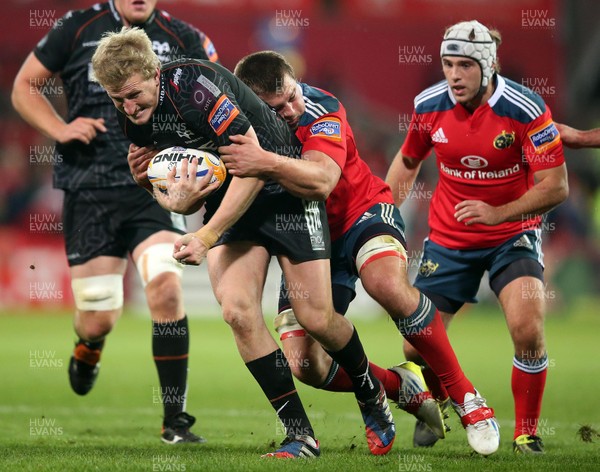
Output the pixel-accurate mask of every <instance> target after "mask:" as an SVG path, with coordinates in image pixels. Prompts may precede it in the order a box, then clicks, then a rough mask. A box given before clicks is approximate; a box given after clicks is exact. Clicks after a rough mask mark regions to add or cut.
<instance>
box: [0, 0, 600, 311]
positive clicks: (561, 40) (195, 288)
mask: <svg viewBox="0 0 600 472" xmlns="http://www.w3.org/2000/svg"><path fill="white" fill-rule="evenodd" d="M91 4H92V2H91V1H82V0H55V1H37V0H10V1H7V2H3V7H2V8H3V17H4V18H5V19H6V20H5V21H4V22H3V26H2V28H1V31H0V42H1V44H2V45H3V47H2V48H0V64H1V66H0V110H1V113H0V172H1V174H0V175H2V183H1V184H0V312H1V313H12V312H15V311H20V310H21V309H25V310H31V309H33V310H41V311H45V310H50V311H52V310H55V309H58V310H70V309H71V308H72V298H71V293H70V283H69V277H68V271H67V264H66V258H65V255H64V250H63V246H62V234H61V233H62V223H61V220H60V212H61V201H62V193H61V192H60V191H57V190H54V189H52V188H51V169H52V162H53V157H52V151H53V143H52V142H50V141H49V140H47V139H45V138H44V137H42V136H40V135H39V134H38V133H37V132H36V131H34V130H33V129H32V128H30V127H29V126H28V125H27V124H25V123H24V122H23V121H22V120H21V119H20V118H19V117H18V116H17V115H16V113H15V112H14V110H13V109H12V106H11V104H10V89H11V86H12V81H13V78H14V76H15V74H16V72H17V70H18V68H19V66H20V64H21V63H22V61H23V60H24V58H25V57H26V55H27V54H28V52H29V51H30V50H31V49H32V48H33V46H34V45H35V44H36V42H37V41H38V40H39V39H40V38H41V37H42V36H43V35H44V34H45V33H46V31H47V30H48V29H49V27H50V26H51V25H52V24H53V23H54V22H55V21H57V20H58V19H59V18H60V17H61V16H62V15H63V14H64V13H65V12H66V11H67V10H69V9H75V8H86V7H89V6H90V5H91ZM158 6H159V7H160V8H162V9H165V10H167V11H168V12H170V13H172V14H173V15H175V16H178V17H180V18H183V19H185V20H186V21H188V22H190V23H192V24H194V25H197V26H198V27H199V28H200V29H202V30H203V31H204V32H206V33H207V34H208V35H209V36H210V37H211V39H212V40H213V41H214V43H215V45H216V47H217V50H218V52H219V55H220V59H221V62H222V63H223V64H224V65H225V66H227V67H229V68H233V66H234V65H235V63H236V61H237V60H238V59H239V58H240V57H242V56H243V55H245V54H247V53H249V52H252V51H255V50H259V49H275V50H278V51H280V52H283V53H285V54H286V55H287V56H288V58H290V60H292V62H293V63H294V65H295V67H296V70H297V72H298V76H299V78H300V79H301V80H302V81H306V82H308V83H311V84H313V85H317V86H321V87H323V88H325V89H327V90H330V91H332V92H334V93H335V94H336V95H338V96H339V97H340V98H341V100H342V101H343V102H344V104H345V105H346V108H347V110H348V114H349V118H350V122H351V124H352V126H353V128H354V131H355V134H356V137H357V141H358V145H359V149H360V150H361V154H362V157H363V158H364V159H365V160H366V161H367V162H369V164H370V165H371V167H372V169H373V171H374V172H375V173H376V174H378V175H380V176H382V177H383V176H385V173H386V170H387V167H388V165H389V163H390V161H391V159H392V158H393V156H394V154H395V153H396V151H397V149H398V147H399V145H400V144H401V142H402V140H403V137H404V135H405V132H406V130H407V128H408V124H409V121H410V116H411V111H412V99H413V97H414V96H415V95H416V94H417V93H418V92H419V91H420V90H422V89H423V88H424V87H426V86H428V85H430V84H432V83H434V82H436V81H438V80H440V79H441V78H442V75H441V70H440V69H441V68H440V63H439V57H438V54H439V41H440V37H441V34H442V31H443V29H444V27H445V26H447V25H450V24H453V23H455V22H457V21H460V20H463V19H471V18H477V19H478V20H480V21H482V22H483V23H485V24H488V25H490V26H493V27H496V28H498V29H499V30H500V31H501V32H502V34H503V38H504V43H503V45H502V46H501V48H500V50H499V57H500V62H501V66H502V73H503V74H504V75H506V76H508V77H509V78H511V79H513V80H515V81H517V82H520V83H522V84H524V85H526V86H528V87H530V88H532V89H533V90H535V91H537V92H538V93H539V94H540V95H542V97H543V98H544V99H545V100H546V102H547V103H548V104H549V105H550V107H551V109H552V110H553V114H554V117H555V120H556V121H561V122H566V123H569V124H572V125H574V126H579V127H583V128H589V127H594V126H599V125H600V103H599V101H600V89H599V85H600V61H599V60H598V57H597V50H598V43H600V29H598V18H600V4H598V3H597V2H595V1H593V0H577V1H573V0H571V1H566V0H565V1H559V0H504V1H503V2H502V4H501V6H498V4H497V3H496V2H487V1H482V0H320V1H319V0H286V1H276V0H178V1H174V0H162V1H161V0H159V2H158ZM45 90H46V92H47V95H49V97H50V98H51V100H52V101H53V102H54V103H55V104H56V105H57V106H58V107H59V108H61V109H62V106H63V101H62V98H63V97H62V93H63V90H62V85H61V83H60V81H59V80H58V79H55V80H54V79H53V80H52V81H51V82H49V83H48V84H47V85H46V86H45ZM597 153H598V151H590V150H579V151H572V150H567V151H566V155H567V160H568V167H569V183H570V188H571V195H570V197H569V200H568V201H567V202H565V203H564V204H563V205H561V206H560V207H559V208H558V209H556V210H555V211H553V212H552V213H551V214H550V215H548V217H547V218H545V219H544V223H543V231H544V233H545V254H546V265H547V270H546V274H547V291H548V292H547V297H548V300H549V302H550V303H549V308H550V311H551V312H557V313H558V312H560V313H563V314H568V311H569V310H568V306H569V304H570V303H571V302H572V301H573V300H575V299H578V298H581V297H586V298H587V297H594V296H595V295H596V294H597V293H598V289H599V288H600V277H599V276H598V274H597V271H596V266H597V264H598V263H599V262H600V245H599V238H598V236H599V234H600V192H599V185H598V184H599V182H600V156H598V155H597ZM433 163H434V159H429V160H428V162H427V165H426V166H425V169H424V170H425V171H424V172H422V175H421V177H420V180H419V181H418V182H417V183H416V184H415V186H414V187H413V188H412V189H410V194H409V198H408V202H407V204H406V205H405V206H403V208H402V213H403V216H404V218H405V220H406V223H407V226H408V228H409V232H408V240H409V245H410V249H409V255H410V256H411V260H412V262H411V270H412V271H414V269H415V267H416V264H417V262H418V259H419V257H420V253H421V241H422V239H423V237H424V236H425V235H426V231H427V220H426V217H425V215H426V212H427V207H428V204H429V199H430V196H431V191H432V190H433V184H434V181H435V172H436V171H435V168H434V166H433ZM197 224H198V220H197V219H195V218H192V219H191V220H190V222H189V225H190V227H195V226H197ZM277 274H278V272H277V271H276V270H274V271H272V273H271V276H270V278H269V281H268V282H267V292H266V296H265V308H266V311H267V312H272V309H273V307H274V304H275V293H276V290H277V286H278V275H277ZM184 281H185V287H186V290H185V292H186V302H187V307H188V312H189V314H190V315H191V316H201V315H217V313H218V308H217V305H216V302H214V299H213V297H212V295H211V293H210V288H209V286H208V278H207V276H206V273H205V267H201V268H187V269H186V274H185V277H184ZM126 293H127V303H128V306H129V307H130V308H133V311H135V312H138V313H144V312H146V311H147V309H146V308H145V306H144V304H143V297H142V294H141V290H140V286H139V283H138V281H137V278H136V276H135V274H134V273H133V271H129V276H128V284H127V292H126ZM481 297H482V301H483V302H484V303H485V302H486V300H487V301H490V302H491V301H492V300H491V298H490V297H489V293H488V290H487V285H486V284H482V290H481ZM565 308H566V309H565ZM374 311H377V307H376V306H375V305H374V304H372V303H371V302H370V301H369V300H368V299H366V298H365V297H364V296H362V295H361V296H359V299H358V300H357V302H356V303H355V304H354V306H353V309H352V311H351V313H354V314H355V315H360V314H367V315H369V316H370V315H372V314H373V312H374Z"/></svg>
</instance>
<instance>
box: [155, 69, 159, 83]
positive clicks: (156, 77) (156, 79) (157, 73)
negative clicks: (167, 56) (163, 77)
mask: <svg viewBox="0 0 600 472" xmlns="http://www.w3.org/2000/svg"><path fill="white" fill-rule="evenodd" d="M154 81H155V82H156V85H158V84H159V83H160V67H157V68H156V72H155V73H154Z"/></svg>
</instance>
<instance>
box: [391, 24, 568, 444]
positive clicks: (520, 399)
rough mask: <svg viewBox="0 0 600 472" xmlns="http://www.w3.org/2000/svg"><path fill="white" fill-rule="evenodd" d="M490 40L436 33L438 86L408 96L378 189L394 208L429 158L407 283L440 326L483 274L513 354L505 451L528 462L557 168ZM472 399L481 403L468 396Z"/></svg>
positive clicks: (528, 97) (442, 395)
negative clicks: (409, 104)
mask: <svg viewBox="0 0 600 472" xmlns="http://www.w3.org/2000/svg"><path fill="white" fill-rule="evenodd" d="M499 43H500V34H499V33H498V32H497V31H494V30H490V29H488V28H487V27H486V26H484V25H483V24H481V23H479V22H478V21H465V22H461V23H457V24H455V25H453V26H451V27H449V28H448V29H447V30H446V32H445V33H444V36H443V40H442V43H441V59H442V67H443V72H444V76H445V80H443V81H441V82H439V83H437V84H435V85H433V86H431V87H429V88H428V89H426V90H425V91H423V92H422V93H421V94H419V95H417V97H416V98H415V109H414V112H413V123H418V126H414V127H413V126H412V123H411V127H410V128H409V131H408V135H407V137H406V140H405V142H404V144H403V145H402V148H401V149H400V151H399V152H398V154H397V155H396V158H395V159H394V162H393V163H392V166H391V168H390V170H389V173H388V177H387V182H388V183H389V184H390V187H391V188H392V192H393V194H394V197H395V199H396V203H397V204H399V205H400V204H402V202H403V200H404V198H405V197H406V196H405V193H404V192H402V190H401V189H406V188H410V187H411V185H412V184H413V182H414V180H415V178H416V176H417V174H418V172H419V169H420V167H421V164H422V162H423V160H424V159H425V158H426V157H427V156H428V155H429V154H430V152H431V150H432V149H433V150H434V151H435V155H436V158H437V164H438V169H439V180H438V184H437V187H436V189H435V192H434V194H433V198H432V200H431V209H430V212H429V227H430V233H429V237H428V238H427V239H426V240H425V245H424V251H423V256H422V262H421V266H420V269H419V272H418V274H417V278H416V281H415V286H416V287H417V288H418V289H419V290H421V291H422V292H424V293H425V294H427V296H429V298H431V300H432V301H433V302H434V303H435V304H436V306H437V307H438V308H439V309H440V311H441V312H442V317H443V319H444V322H445V324H446V326H447V325H448V323H449V322H450V320H451V319H452V317H453V315H454V314H455V313H456V312H457V311H458V310H459V309H460V308H461V307H462V306H463V304H464V303H475V302H476V301H477V300H476V298H475V296H476V294H477V290H478V288H479V284H480V282H481V278H482V276H483V274H484V272H488V273H489V283H490V287H491V289H492V290H493V292H494V293H495V294H496V296H497V297H498V300H499V302H500V305H501V307H502V310H503V312H504V316H505V318H506V323H507V326H508V330H509V332H510V335H511V337H512V341H513V345H514V356H513V360H512V364H513V367H512V393H513V397H514V403H515V430H514V442H513V449H514V451H515V452H518V453H533V454H536V453H542V452H543V444H542V440H541V438H540V437H539V436H538V435H537V424H538V420H539V416H540V410H541V405H542V395H543V392H544V386H545V382H546V372H547V367H548V355H547V353H546V345H545V340H544V311H545V306H544V300H545V298H544V293H543V291H544V284H543V281H544V277H543V267H544V266H543V254H542V250H541V243H542V241H541V229H540V223H541V219H542V215H543V214H544V213H545V212H547V211H549V210H551V209H552V208H554V207H555V206H556V205H558V204H559V203H561V202H562V201H563V200H565V199H566V198H567V195H568V185H567V171H566V167H565V164H564V157H563V148H562V144H561V140H560V136H559V133H558V131H557V130H556V126H555V124H554V122H553V121H552V115H551V113H550V110H549V108H548V107H547V106H546V105H545V103H544V102H543V100H542V99H541V98H540V97H539V96H538V95H537V94H535V93H534V92H532V91H531V90H529V89H527V88H525V87H523V86H521V85H519V84H517V83H515V82H513V81H511V80H509V79H507V78H505V77H503V76H502V75H500V74H499V73H498V59H497V55H496V48H497V45H498V44H499ZM424 124H425V126H424ZM415 348H418V346H414V345H411V344H410V343H409V342H405V354H406V357H407V359H411V360H413V361H415V362H423V361H422V357H423V356H419V353H418V352H417V350H416V349H415ZM430 367H431V366H429V367H426V368H425V376H426V379H427V381H428V384H429V386H430V387H431V388H432V390H433V392H434V394H435V395H436V396H437V397H438V399H439V400H440V401H443V402H445V401H446V400H447V398H448V392H447V389H445V388H444V387H443V385H442V384H441V383H440V381H439V379H438V378H437V377H436V375H435V374H434V373H433V372H432V369H430ZM472 401H479V402H482V401H483V400H482V399H480V398H479V396H478V395H476V396H475V397H474V398H473V399H472ZM455 408H457V411H459V412H460V411H461V410H460V408H459V407H457V406H456V405H455ZM414 439H415V444H416V445H421V446H430V445H432V444H433V443H434V442H435V440H436V438H435V437H434V436H433V435H431V434H429V433H428V432H427V429H426V428H425V427H423V425H422V424H418V425H417V428H416V430H415V437H414Z"/></svg>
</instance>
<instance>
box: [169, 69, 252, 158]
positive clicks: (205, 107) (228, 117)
mask: <svg viewBox="0 0 600 472" xmlns="http://www.w3.org/2000/svg"><path fill="white" fill-rule="evenodd" d="M192 67H193V73H192V74H190V75H189V76H188V79H187V84H186V87H185V88H186V89H187V90H186V91H185V92H184V90H183V87H182V89H181V93H178V94H177V97H178V99H177V101H178V104H177V105H178V109H179V112H180V113H181V116H182V117H183V119H184V120H185V122H186V123H188V124H189V125H190V126H192V128H194V129H196V130H197V131H199V132H200V133H201V134H202V135H203V136H206V137H207V138H209V139H210V140H211V141H212V142H213V143H215V144H216V145H218V146H224V145H228V144H231V142H230V141H229V136H233V135H235V134H245V133H246V132H247V131H248V129H250V127H251V123H250V121H249V120H248V117H247V116H246V115H245V114H244V112H243V108H242V106H240V104H239V103H238V100H237V97H236V96H235V94H234V93H233V91H232V89H231V86H230V85H229V83H228V81H227V80H226V78H225V77H224V76H222V75H221V74H220V73H219V72H217V71H216V70H215V69H213V68H212V67H207V66H204V65H199V64H198V65H194V66H192ZM186 92H187V93H186Z"/></svg>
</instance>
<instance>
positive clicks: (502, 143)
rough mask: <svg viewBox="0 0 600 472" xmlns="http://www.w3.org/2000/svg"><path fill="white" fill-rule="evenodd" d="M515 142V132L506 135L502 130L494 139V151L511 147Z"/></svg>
mask: <svg viewBox="0 0 600 472" xmlns="http://www.w3.org/2000/svg"><path fill="white" fill-rule="evenodd" d="M514 142H515V132H514V131H513V132H512V133H507V132H506V130H502V133H500V134H499V135H498V136H496V137H495V138H494V147H495V148H496V149H499V150H500V149H506V148H508V147H511V146H512V145H513V143H514Z"/></svg>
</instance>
